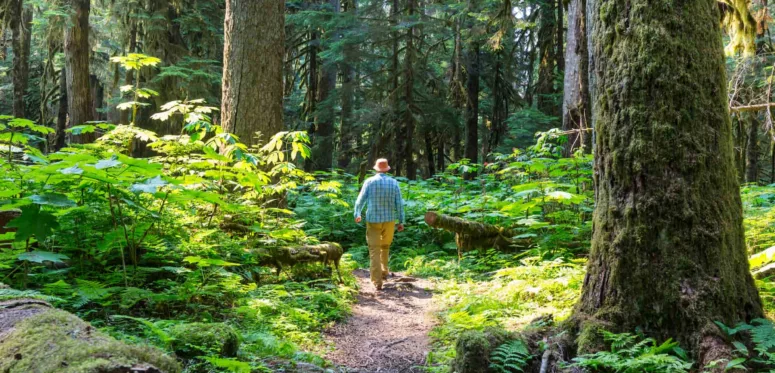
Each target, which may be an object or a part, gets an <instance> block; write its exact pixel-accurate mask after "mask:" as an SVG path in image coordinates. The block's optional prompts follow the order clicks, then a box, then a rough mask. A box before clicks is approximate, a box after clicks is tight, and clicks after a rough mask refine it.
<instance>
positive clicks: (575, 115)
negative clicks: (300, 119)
mask: <svg viewBox="0 0 775 373" xmlns="http://www.w3.org/2000/svg"><path fill="white" fill-rule="evenodd" d="M586 6H587V4H586V0H571V1H570V3H569V5H568V33H567V45H566V47H567V49H566V50H565V84H564V89H563V93H564V97H563V102H562V129H563V130H565V131H578V132H576V133H571V134H570V135H568V142H567V143H566V146H565V156H570V155H572V154H573V152H574V151H575V150H576V149H577V148H580V147H583V148H584V151H585V152H587V153H588V152H590V151H591V149H590V148H591V146H589V144H588V143H587V141H588V139H590V138H591V134H587V133H586V132H585V131H586V130H587V128H589V125H590V118H589V115H590V112H591V111H592V110H591V107H590V96H589V60H588V53H587V31H586V27H587V26H586Z"/></svg>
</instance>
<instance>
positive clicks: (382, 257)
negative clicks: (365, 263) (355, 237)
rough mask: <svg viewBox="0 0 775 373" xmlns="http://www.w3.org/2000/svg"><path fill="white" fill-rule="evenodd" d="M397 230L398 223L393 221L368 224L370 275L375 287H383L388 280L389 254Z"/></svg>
mask: <svg viewBox="0 0 775 373" xmlns="http://www.w3.org/2000/svg"><path fill="white" fill-rule="evenodd" d="M395 229H396V223H395V222H392V221H389V222H386V223H366V242H368V243H369V259H371V266H370V268H369V273H370V274H371V282H373V283H374V285H382V281H383V280H385V279H387V275H388V272H389V271H388V254H390V244H391V243H393V231H394V230H395Z"/></svg>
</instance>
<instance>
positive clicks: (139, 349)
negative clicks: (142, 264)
mask: <svg viewBox="0 0 775 373" xmlns="http://www.w3.org/2000/svg"><path fill="white" fill-rule="evenodd" d="M3 287H4V285H2V284H0V289H2V288H3ZM180 370H181V369H180V365H179V364H178V363H177V362H176V361H175V359H174V358H172V357H169V356H166V355H164V353H163V352H161V351H159V350H157V349H155V348H152V347H145V346H139V345H129V344H126V343H124V342H119V341H117V340H115V339H113V338H112V337H110V336H108V335H106V334H103V333H101V332H99V331H98V330H97V329H95V328H94V327H92V326H91V325H89V324H88V323H86V322H84V321H82V320H81V319H79V318H78V317H76V316H74V315H72V314H70V313H67V312H65V311H60V310H57V309H55V308H53V307H51V306H50V305H49V304H48V303H46V302H43V301H40V300H36V299H25V298H19V299H11V300H5V301H0V371H3V372H41V373H49V372H50V373H54V372H64V371H67V372H84V373H124V372H147V373H162V372H164V373H174V372H180Z"/></svg>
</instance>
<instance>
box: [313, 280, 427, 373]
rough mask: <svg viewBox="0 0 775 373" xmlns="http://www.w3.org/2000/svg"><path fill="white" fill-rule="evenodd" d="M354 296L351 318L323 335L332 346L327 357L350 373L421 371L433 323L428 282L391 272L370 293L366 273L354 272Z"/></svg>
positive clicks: (422, 370) (370, 288) (370, 287)
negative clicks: (355, 293)
mask: <svg viewBox="0 0 775 373" xmlns="http://www.w3.org/2000/svg"><path fill="white" fill-rule="evenodd" d="M353 275H355V278H356V279H357V280H358V286H359V288H360V292H359V294H358V301H357V303H356V304H355V305H354V306H353V308H352V316H351V317H350V318H348V319H347V320H346V321H345V322H342V323H339V324H337V325H335V326H334V327H332V328H331V329H329V330H328V331H327V333H326V337H327V339H328V340H329V341H330V342H332V343H333V344H334V346H335V350H333V351H332V352H330V353H329V354H328V356H326V357H327V359H329V360H331V361H332V362H333V363H334V364H336V365H339V366H342V367H345V368H346V369H347V371H348V372H350V373H366V372H369V373H412V372H424V371H425V370H424V369H423V368H422V367H423V365H425V361H426V357H427V355H428V351H430V347H431V346H430V338H429V337H428V333H429V332H430V331H431V329H432V328H433V326H434V325H435V319H434V317H433V301H432V297H433V293H432V288H433V286H432V284H431V283H430V282H429V281H427V280H423V279H417V278H413V277H407V276H404V275H403V274H400V273H393V276H391V277H390V278H389V279H388V281H387V282H386V283H385V284H384V285H383V290H382V291H381V292H376V291H375V290H374V286H373V285H372V284H371V281H370V280H369V272H368V271H367V270H363V269H356V270H355V271H354V272H353Z"/></svg>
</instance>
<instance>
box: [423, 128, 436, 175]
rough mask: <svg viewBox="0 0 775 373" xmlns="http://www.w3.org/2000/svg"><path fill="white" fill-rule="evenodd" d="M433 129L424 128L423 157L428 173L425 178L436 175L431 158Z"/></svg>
mask: <svg viewBox="0 0 775 373" xmlns="http://www.w3.org/2000/svg"><path fill="white" fill-rule="evenodd" d="M432 132H433V131H432V130H430V129H426V130H425V158H426V161H427V162H428V174H427V175H425V177H426V178H431V177H433V175H436V165H435V164H434V161H435V159H434V158H433V133H432Z"/></svg>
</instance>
